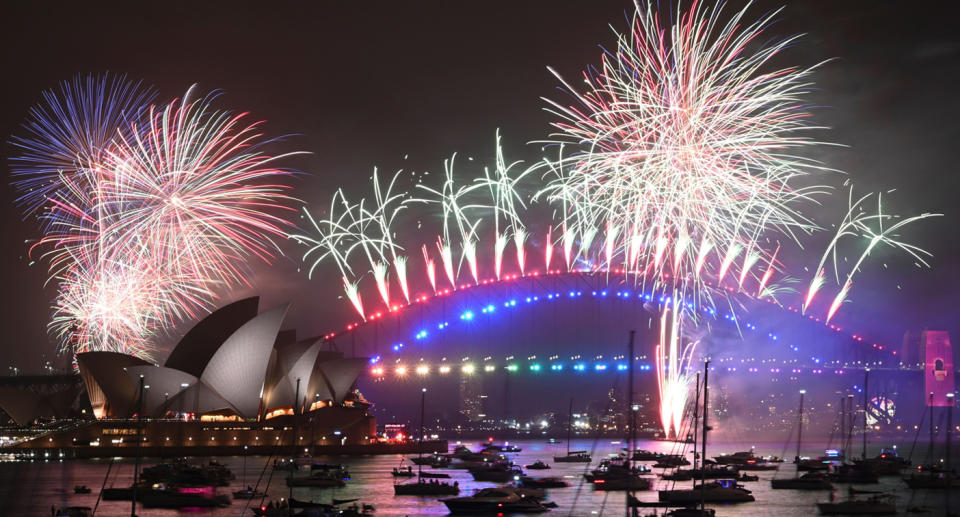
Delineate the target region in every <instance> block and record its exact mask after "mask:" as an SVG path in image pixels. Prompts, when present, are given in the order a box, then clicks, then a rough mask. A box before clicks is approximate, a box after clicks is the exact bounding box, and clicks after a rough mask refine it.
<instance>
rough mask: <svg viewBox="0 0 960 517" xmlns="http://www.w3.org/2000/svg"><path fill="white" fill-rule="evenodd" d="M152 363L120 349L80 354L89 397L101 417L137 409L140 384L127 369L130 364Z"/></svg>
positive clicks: (78, 364) (129, 412) (123, 414)
mask: <svg viewBox="0 0 960 517" xmlns="http://www.w3.org/2000/svg"><path fill="white" fill-rule="evenodd" d="M141 365H149V363H147V362H146V361H144V360H143V359H140V358H139V357H133V356H131V355H126V354H121V353H119V352H107V351H97V352H83V353H80V354H77V367H78V368H79V370H80V376H81V377H82V378H83V383H84V385H86V387H87V397H89V399H90V406H91V407H92V408H93V414H94V415H95V416H96V417H97V418H103V417H105V416H107V415H108V414H110V415H113V416H117V417H127V416H130V414H131V413H132V412H133V411H134V409H135V408H134V404H135V403H136V400H137V385H136V384H135V383H134V382H133V381H132V380H130V378H129V377H128V376H127V375H126V374H125V373H124V372H123V369H124V368H127V367H130V366H141Z"/></svg>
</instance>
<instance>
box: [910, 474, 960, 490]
mask: <svg viewBox="0 0 960 517" xmlns="http://www.w3.org/2000/svg"><path fill="white" fill-rule="evenodd" d="M903 481H904V482H905V483H906V484H907V486H908V487H910V488H911V489H913V490H918V489H933V490H943V489H946V488H950V489H957V488H960V476H957V475H956V474H953V473H951V474H950V476H949V478H948V476H947V473H946V472H944V471H941V470H934V469H927V470H920V471H918V472H914V473H912V474H910V475H909V476H907V477H905V478H903Z"/></svg>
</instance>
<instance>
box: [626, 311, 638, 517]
mask: <svg viewBox="0 0 960 517" xmlns="http://www.w3.org/2000/svg"><path fill="white" fill-rule="evenodd" d="M634 334H636V331H635V330H631V331H630V342H629V344H628V345H627V415H629V417H628V418H627V425H628V426H629V427H630V434H629V435H628V436H627V480H628V482H629V483H630V488H632V487H633V479H632V478H631V477H630V475H631V474H632V473H633V469H632V468H631V460H633V442H634V440H636V425H635V424H636V415H635V412H634V410H633V335H634ZM632 495H633V490H627V505H626V512H627V517H629V516H630V497H631V496H632Z"/></svg>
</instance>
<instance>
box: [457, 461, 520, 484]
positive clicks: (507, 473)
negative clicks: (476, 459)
mask: <svg viewBox="0 0 960 517" xmlns="http://www.w3.org/2000/svg"><path fill="white" fill-rule="evenodd" d="M469 472H470V475H471V476H473V479H474V480H475V481H489V482H493V483H506V482H508V481H514V480H517V479H520V478H521V477H522V476H523V470H521V469H520V468H519V467H514V466H511V465H507V464H505V463H494V464H491V465H485V466H482V467H477V468H472V469H470V470H469Z"/></svg>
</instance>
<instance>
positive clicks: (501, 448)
mask: <svg viewBox="0 0 960 517" xmlns="http://www.w3.org/2000/svg"><path fill="white" fill-rule="evenodd" d="M522 450H523V449H521V448H520V447H517V446H516V445H510V444H509V443H504V444H503V445H498V444H495V443H491V444H488V445H486V446H485V447H484V448H483V449H482V451H481V452H520V451H522Z"/></svg>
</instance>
